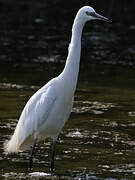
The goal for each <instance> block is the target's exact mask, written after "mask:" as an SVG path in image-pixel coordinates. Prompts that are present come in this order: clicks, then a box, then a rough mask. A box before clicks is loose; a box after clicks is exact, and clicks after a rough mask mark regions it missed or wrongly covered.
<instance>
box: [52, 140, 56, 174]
mask: <svg viewBox="0 0 135 180" xmlns="http://www.w3.org/2000/svg"><path fill="white" fill-rule="evenodd" d="M55 147H56V141H53V145H52V154H51V172H54V156H55Z"/></svg>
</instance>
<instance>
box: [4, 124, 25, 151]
mask: <svg viewBox="0 0 135 180" xmlns="http://www.w3.org/2000/svg"><path fill="white" fill-rule="evenodd" d="M21 131H22V128H21V124H20V122H18V124H17V127H16V129H15V131H14V134H13V135H12V136H11V138H10V140H7V141H6V142H5V143H4V151H5V152H7V153H17V152H18V151H19V147H20V144H21V135H22V132H21Z"/></svg>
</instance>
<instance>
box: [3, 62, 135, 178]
mask: <svg viewBox="0 0 135 180" xmlns="http://www.w3.org/2000/svg"><path fill="white" fill-rule="evenodd" d="M63 65H64V64H55V63H51V64H48V63H32V64H28V63H26V64H23V65H16V66H15V65H13V64H10V65H9V64H8V66H7V64H5V63H4V64H1V69H0V72H1V76H0V81H1V83H0V133H1V136H0V144H1V146H0V169H1V171H0V179H5V180H7V179H26V178H27V179H44V178H46V179H94V180H95V179H99V180H100V179H101V180H103V179H106V180H116V179H121V180H129V179H134V178H135V163H134V159H135V155H134V150H135V146H134V145H135V141H134V137H135V132H134V128H135V122H134V119H135V96H134V90H135V85H134V77H135V68H134V67H130V66H129V67H127V66H119V65H107V64H106V65H105V64H104V65H103V64H91V63H87V66H85V63H84V64H82V65H81V70H80V76H79V83H78V86H77V91H76V94H75V102H74V107H73V110H72V114H71V116H70V119H69V121H68V122H67V123H66V125H65V127H64V129H63V130H62V132H61V134H60V136H59V139H58V142H57V147H56V160H55V168H56V170H55V173H54V174H51V173H50V170H49V166H50V150H51V141H50V139H46V140H45V141H43V142H41V143H39V144H38V145H37V147H36V154H35V156H34V167H33V173H32V174H28V173H27V167H28V159H29V151H25V152H21V153H19V154H18V155H7V154H5V153H4V152H3V143H4V141H5V140H6V139H8V138H9V137H10V135H11V134H12V133H13V131H14V128H15V126H16V123H17V121H18V118H19V116H20V113H21V111H22V109H23V107H24V105H25V103H26V102H27V100H28V99H29V97H30V96H31V95H32V94H33V93H34V92H35V91H36V90H37V89H38V88H39V87H41V86H42V85H43V84H45V83H46V82H47V81H48V80H49V79H51V78H52V77H55V76H56V75H57V74H59V72H60V71H61V70H62V68H63Z"/></svg>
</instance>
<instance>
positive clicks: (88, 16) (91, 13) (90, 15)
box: [78, 6, 111, 22]
mask: <svg viewBox="0 0 135 180" xmlns="http://www.w3.org/2000/svg"><path fill="white" fill-rule="evenodd" d="M78 15H81V18H83V20H84V21H85V22H87V21H90V20H101V21H106V22H111V21H110V20H109V19H108V18H106V17H104V16H101V15H100V14H98V13H96V11H95V10H94V9H93V8H92V7H90V6H84V7H82V8H81V9H80V10H79V12H78Z"/></svg>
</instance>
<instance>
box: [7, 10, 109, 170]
mask: <svg viewBox="0 0 135 180" xmlns="http://www.w3.org/2000/svg"><path fill="white" fill-rule="evenodd" d="M93 19H100V20H104V21H109V20H108V19H107V18H105V17H103V16H101V15H99V14H97V13H96V12H95V10H94V9H93V8H91V7H88V6H85V7H83V8H81V9H80V10H79V11H78V13H77V15H76V18H75V20H74V24H73V28H72V38H71V43H70V46H69V52H68V57H67V61H66V65H65V68H64V70H63V71H62V73H61V74H60V75H59V76H58V77H56V78H54V79H52V80H51V81H49V82H48V83H47V84H46V85H45V86H43V87H42V88H41V89H39V90H38V91H37V92H36V93H35V94H34V95H33V96H32V97H31V98H30V99H29V101H28V102H27V104H26V105H25V107H24V109H23V111H22V114H21V116H20V119H19V121H18V124H17V126H16V129H15V132H14V134H13V136H12V137H11V139H10V140H9V141H8V142H6V143H5V146H4V149H5V151H6V152H8V153H14V152H15V153H16V152H18V151H20V150H21V151H23V150H26V149H28V148H29V147H30V145H31V144H33V142H34V139H38V141H39V140H41V139H44V138H46V137H51V138H53V141H54V142H55V141H56V140H57V137H58V135H59V133H60V131H61V129H62V128H63V126H64V124H65V122H66V121H67V119H68V118H69V115H70V113H71V109H72V105H73V97H74V92H75V89H76V84H77V79H78V72H79V64H80V53H81V35H82V30H83V27H84V25H85V23H86V22H87V21H89V20H93ZM52 169H53V166H52Z"/></svg>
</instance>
